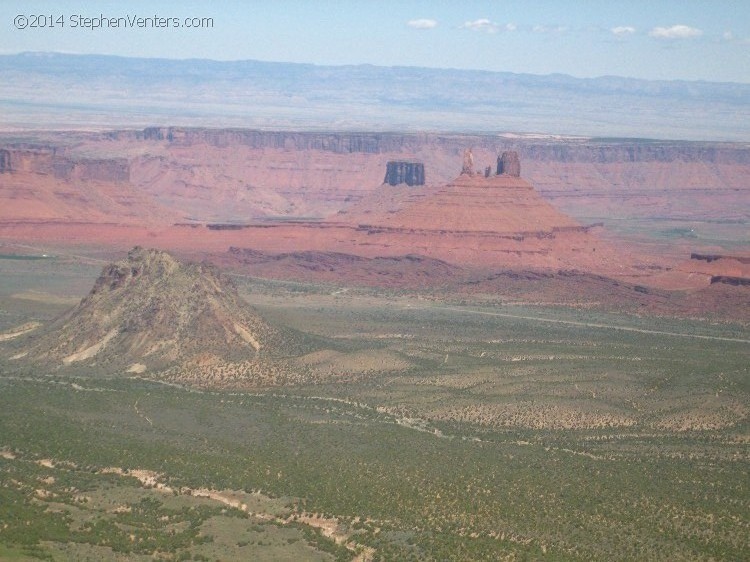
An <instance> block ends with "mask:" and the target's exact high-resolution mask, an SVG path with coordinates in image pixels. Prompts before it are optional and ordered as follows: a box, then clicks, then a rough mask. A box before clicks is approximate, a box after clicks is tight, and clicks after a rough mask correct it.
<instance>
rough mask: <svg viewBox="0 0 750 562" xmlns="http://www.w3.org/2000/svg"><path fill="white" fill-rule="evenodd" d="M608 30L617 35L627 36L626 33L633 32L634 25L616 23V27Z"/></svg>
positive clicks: (631, 33)
mask: <svg viewBox="0 0 750 562" xmlns="http://www.w3.org/2000/svg"><path fill="white" fill-rule="evenodd" d="M610 31H611V32H612V33H613V34H615V35H617V36H618V37H627V36H628V35H633V33H635V27H631V26H629V25H618V26H617V27H613V28H612V29H610Z"/></svg>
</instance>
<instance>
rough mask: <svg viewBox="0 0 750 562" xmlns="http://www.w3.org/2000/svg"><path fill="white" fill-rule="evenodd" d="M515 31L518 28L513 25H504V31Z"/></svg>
mask: <svg viewBox="0 0 750 562" xmlns="http://www.w3.org/2000/svg"><path fill="white" fill-rule="evenodd" d="M516 29H518V26H517V25H516V24H515V23H506V24H505V31H515V30H516Z"/></svg>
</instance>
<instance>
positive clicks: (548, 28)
mask: <svg viewBox="0 0 750 562" xmlns="http://www.w3.org/2000/svg"><path fill="white" fill-rule="evenodd" d="M531 31H533V32H534V33H565V32H566V31H568V28H567V27H565V26H564V25H535V26H534V27H532V28H531Z"/></svg>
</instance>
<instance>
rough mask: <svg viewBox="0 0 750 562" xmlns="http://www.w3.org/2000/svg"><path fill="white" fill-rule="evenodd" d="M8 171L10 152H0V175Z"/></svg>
mask: <svg viewBox="0 0 750 562" xmlns="http://www.w3.org/2000/svg"><path fill="white" fill-rule="evenodd" d="M10 171H11V168H10V151H8V150H0V174H4V173H6V172H10Z"/></svg>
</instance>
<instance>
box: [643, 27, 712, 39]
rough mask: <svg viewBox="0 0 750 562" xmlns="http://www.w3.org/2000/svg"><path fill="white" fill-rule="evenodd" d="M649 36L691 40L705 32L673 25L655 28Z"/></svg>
mask: <svg viewBox="0 0 750 562" xmlns="http://www.w3.org/2000/svg"><path fill="white" fill-rule="evenodd" d="M648 34H649V35H650V36H651V37H656V38H657V39H690V38H692V37H700V36H701V35H703V31H701V30H700V29H696V28H695V27H690V26H687V25H673V26H672V27H655V28H653V29H652V30H651V31H649V32H648Z"/></svg>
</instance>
